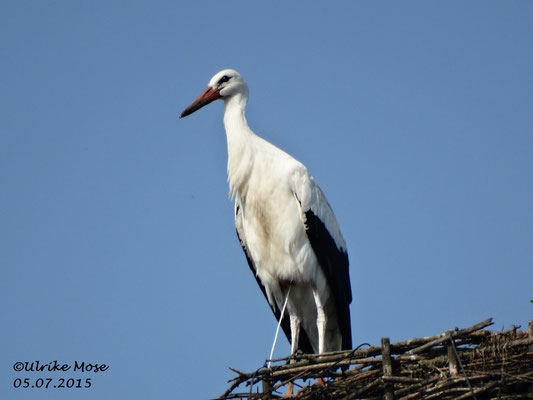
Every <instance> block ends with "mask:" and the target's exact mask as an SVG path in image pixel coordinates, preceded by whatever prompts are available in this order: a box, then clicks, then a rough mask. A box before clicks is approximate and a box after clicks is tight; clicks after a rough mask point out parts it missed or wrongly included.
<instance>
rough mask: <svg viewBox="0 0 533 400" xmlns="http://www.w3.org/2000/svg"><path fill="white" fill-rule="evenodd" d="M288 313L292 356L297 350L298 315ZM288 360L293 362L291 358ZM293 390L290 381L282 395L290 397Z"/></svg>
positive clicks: (292, 384)
mask: <svg viewBox="0 0 533 400" xmlns="http://www.w3.org/2000/svg"><path fill="white" fill-rule="evenodd" d="M289 314H290V321H291V356H293V355H294V354H295V353H296V351H297V350H298V340H299V338H300V323H301V320H300V317H299V316H298V315H296V314H291V313H290V311H289ZM290 362H293V360H291V361H290ZM293 391H294V383H292V381H290V382H289V383H288V384H287V391H286V392H285V395H284V396H283V397H291V396H292V395H293Z"/></svg>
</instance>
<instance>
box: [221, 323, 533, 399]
mask: <svg viewBox="0 0 533 400" xmlns="http://www.w3.org/2000/svg"><path fill="white" fill-rule="evenodd" d="M490 325H492V319H488V320H486V321H483V322H480V323H479V324H476V325H474V326H471V327H469V328H466V329H461V330H459V329H455V330H449V331H446V332H445V333H442V334H439V335H435V336H430V337H424V338H413V339H409V340H406V341H403V342H398V343H393V344H390V343H389V339H388V338H383V339H382V341H381V346H370V347H366V348H361V349H355V350H350V351H343V352H334V353H326V354H322V355H320V356H318V355H312V354H296V355H294V356H292V357H289V358H283V359H278V360H272V361H273V362H275V364H276V365H275V366H272V367H271V368H266V363H265V366H264V367H262V368H259V369H258V370H256V371H254V372H241V371H238V370H235V369H232V370H233V371H234V372H236V374H237V376H236V377H235V378H233V379H231V380H230V383H231V386H230V387H229V389H228V390H227V391H226V392H225V393H224V394H223V395H222V396H220V397H219V400H229V399H250V400H255V399H272V398H277V397H280V395H281V394H282V392H281V390H282V389H283V387H284V386H286V385H287V384H288V383H289V382H293V383H294V384H295V386H296V387H297V388H298V389H299V390H297V392H296V393H295V394H293V396H292V397H290V398H291V399H298V400H315V399H317V400H318V399H320V400H325V399H343V400H348V399H354V400H355V399H366V400H370V399H376V400H377V399H385V400H393V399H401V400H410V399H428V400H429V399H438V400H442V399H455V400H460V399H475V400H476V399H477V400H481V399H533V323H531V322H530V327H529V328H530V329H529V333H528V332H527V331H521V330H519V327H515V328H513V329H510V330H507V331H504V332H492V331H490V330H488V329H485V328H486V327H488V326H490ZM318 378H321V379H322V380H323V384H316V383H315V384H313V382H314V381H315V380H316V379H318ZM237 389H239V390H240V392H237Z"/></svg>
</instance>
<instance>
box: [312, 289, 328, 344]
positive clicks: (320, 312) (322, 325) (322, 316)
mask: <svg viewBox="0 0 533 400" xmlns="http://www.w3.org/2000/svg"><path fill="white" fill-rule="evenodd" d="M311 287H312V289H313V297H314V298H315V305H316V327H317V329H318V354H322V353H323V352H324V343H325V340H326V324H327V322H328V321H327V317H326V313H325V312H324V306H323V305H322V301H321V299H320V296H319V295H318V291H317V289H316V287H315V285H312V286H311Z"/></svg>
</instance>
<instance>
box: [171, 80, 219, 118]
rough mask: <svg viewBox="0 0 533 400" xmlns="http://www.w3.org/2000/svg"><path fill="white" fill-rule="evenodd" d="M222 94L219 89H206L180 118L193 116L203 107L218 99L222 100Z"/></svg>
mask: <svg viewBox="0 0 533 400" xmlns="http://www.w3.org/2000/svg"><path fill="white" fill-rule="evenodd" d="M220 97H221V96H220V92H219V90H218V89H213V88H212V87H208V88H207V89H205V90H204V91H203V92H202V93H201V94H200V96H198V97H197V98H196V99H195V100H194V101H193V102H192V103H191V104H190V105H189V107H187V108H186V109H185V110H183V112H182V113H181V115H180V118H183V117H186V116H187V115H190V114H192V113H193V112H195V111H198V110H199V109H200V108H202V107H203V106H206V105H208V104H209V103H211V102H212V101H214V100H216V99H220Z"/></svg>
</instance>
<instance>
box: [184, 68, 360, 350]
mask: <svg viewBox="0 0 533 400" xmlns="http://www.w3.org/2000/svg"><path fill="white" fill-rule="evenodd" d="M216 99H222V100H224V107H225V108H224V126H225V128H226V136H227V143H228V182H229V186H230V193H231V196H232V197H233V198H234V199H235V226H236V228H237V235H238V237H239V240H240V241H241V244H242V247H243V249H244V252H245V255H246V258H247V260H248V264H249V266H250V268H251V270H252V272H253V273H254V275H255V277H256V279H257V282H258V284H259V286H260V287H261V290H262V291H263V294H264V295H265V297H266V299H267V300H268V303H269V304H270V306H271V308H272V310H273V312H274V314H275V315H276V318H278V320H279V318H280V314H281V310H282V307H283V304H284V301H285V297H286V295H287V292H288V291H289V287H290V288H291V289H290V292H289V298H288V301H287V312H288V315H289V318H286V316H285V318H283V320H282V327H283V330H284V332H285V334H286V336H287V338H288V339H289V341H290V342H291V350H292V353H294V352H295V351H296V350H297V349H301V350H302V351H304V352H306V353H323V352H327V351H335V350H341V349H351V347H352V343H351V325H350V309H349V305H350V303H351V300H352V295H351V287H350V277H349V272H348V255H347V251H346V243H345V242H344V239H343V237H342V234H341V232H340V229H339V226H338V224H337V221H336V219H335V215H334V214H333V211H332V210H331V207H330V205H329V204H328V202H327V200H326V198H325V196H324V194H323V193H322V191H321V190H320V188H319V187H318V185H317V184H316V182H315V180H314V179H313V177H312V176H311V175H310V174H309V173H308V171H307V168H306V167H305V166H304V165H303V164H302V163H300V162H299V161H297V160H295V159H294V158H293V157H291V156H290V155H288V154H287V153H285V152H284V151H282V150H280V149H279V148H277V147H276V146H274V145H272V144H271V143H269V142H267V141H266V140H264V139H262V138H261V137H259V136H257V135H256V134H254V132H252V130H251V129H250V128H249V127H248V124H247V122H246V118H245V108H246V102H247V100H248V86H247V85H246V83H245V82H244V80H243V79H242V77H241V75H240V74H239V73H238V72H237V71H234V70H232V69H226V70H223V71H220V72H219V73H217V74H216V75H215V76H214V77H213V78H212V79H211V81H210V82H209V85H208V87H207V89H206V90H204V92H202V94H200V96H199V97H198V98H197V99H196V100H194V101H193V102H192V103H191V105H190V106H189V107H187V108H186V109H185V110H184V111H183V113H182V114H181V116H180V118H181V117H185V116H187V115H189V114H192V113H193V112H195V111H196V110H198V109H200V108H201V107H203V106H205V105H207V104H209V103H210V102H212V101H214V100H216Z"/></svg>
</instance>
